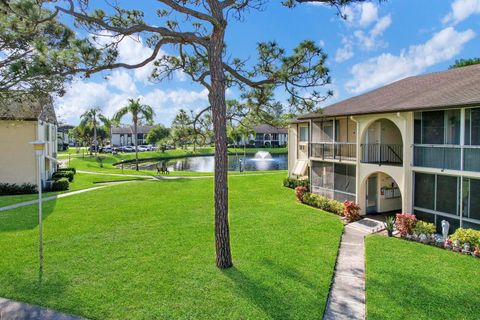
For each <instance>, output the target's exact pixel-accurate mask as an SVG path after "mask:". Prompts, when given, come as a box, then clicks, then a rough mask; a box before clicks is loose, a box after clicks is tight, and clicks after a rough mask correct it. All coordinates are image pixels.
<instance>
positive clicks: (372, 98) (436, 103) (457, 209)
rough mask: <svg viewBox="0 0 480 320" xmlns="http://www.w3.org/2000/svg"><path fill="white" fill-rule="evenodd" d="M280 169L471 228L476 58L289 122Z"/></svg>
mask: <svg viewBox="0 0 480 320" xmlns="http://www.w3.org/2000/svg"><path fill="white" fill-rule="evenodd" d="M289 133H290V135H289V174H290V176H292V177H301V176H308V177H309V178H310V183H311V185H310V188H311V191H312V192H314V193H316V194H320V195H324V196H327V197H330V198H334V199H337V200H339V201H344V200H354V201H355V202H357V203H358V204H359V205H360V207H361V209H362V213H363V214H366V213H372V214H373V213H384V212H392V213H398V212H408V213H415V214H416V215H417V217H418V218H419V219H421V220H424V221H430V222H433V223H435V224H436V225H437V228H439V226H440V223H441V221H442V220H447V221H449V222H450V225H451V226H452V228H457V227H460V226H462V227H465V228H472V227H473V228H480V197H478V195H479V194H480V65H474V66H469V67H463V68H458V69H452V70H448V71H444V72H438V73H431V74H425V75H420V76H415V77H410V78H406V79H403V80H400V81H397V82H394V83H392V84H389V85H387V86H385V87H382V88H379V89H376V90H373V91H371V92H367V93H365V94H362V95H359V96H356V97H353V98H350V99H347V100H344V101H340V102H338V103H335V104H333V105H330V106H328V107H326V108H324V109H323V110H322V112H319V113H311V114H307V115H305V116H302V117H299V118H298V119H297V120H295V121H293V122H292V123H291V125H290V129H289Z"/></svg>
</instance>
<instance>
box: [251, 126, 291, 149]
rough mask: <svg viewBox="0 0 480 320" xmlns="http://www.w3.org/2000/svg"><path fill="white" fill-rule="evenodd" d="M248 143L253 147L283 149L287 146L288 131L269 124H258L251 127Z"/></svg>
mask: <svg viewBox="0 0 480 320" xmlns="http://www.w3.org/2000/svg"><path fill="white" fill-rule="evenodd" d="M253 132H254V133H253V134H250V137H249V141H248V143H250V144H254V145H255V147H267V148H268V147H283V146H286V145H287V141H288V129H286V128H278V127H274V126H272V125H269V124H260V125H257V126H255V127H253Z"/></svg>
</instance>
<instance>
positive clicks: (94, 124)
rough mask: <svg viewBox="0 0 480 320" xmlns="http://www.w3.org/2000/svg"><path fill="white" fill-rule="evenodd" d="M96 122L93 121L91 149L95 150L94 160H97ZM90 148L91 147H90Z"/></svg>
mask: <svg viewBox="0 0 480 320" xmlns="http://www.w3.org/2000/svg"><path fill="white" fill-rule="evenodd" d="M97 145H98V143H97V122H96V121H95V118H94V119H93V147H94V148H95V158H97V148H98V147H97ZM90 148H91V147H90Z"/></svg>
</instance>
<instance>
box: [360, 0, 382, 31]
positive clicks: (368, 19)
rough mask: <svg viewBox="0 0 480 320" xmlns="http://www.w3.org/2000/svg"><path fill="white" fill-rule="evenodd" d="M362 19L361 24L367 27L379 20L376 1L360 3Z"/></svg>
mask: <svg viewBox="0 0 480 320" xmlns="http://www.w3.org/2000/svg"><path fill="white" fill-rule="evenodd" d="M360 12H361V13H360V20H359V24H360V26H362V27H366V26H368V25H370V24H371V23H373V22H374V21H377V20H378V8H377V6H376V5H375V4H374V3H371V2H364V3H362V4H361V5H360Z"/></svg>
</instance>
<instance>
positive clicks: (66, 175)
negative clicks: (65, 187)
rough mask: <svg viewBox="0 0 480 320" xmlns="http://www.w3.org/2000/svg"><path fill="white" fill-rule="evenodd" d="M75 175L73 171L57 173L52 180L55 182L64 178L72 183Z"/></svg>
mask: <svg viewBox="0 0 480 320" xmlns="http://www.w3.org/2000/svg"><path fill="white" fill-rule="evenodd" d="M74 175H75V174H74V173H73V171H57V172H55V173H54V174H53V175H52V179H53V180H59V179H62V178H67V179H68V181H70V182H72V181H73V176H74Z"/></svg>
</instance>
